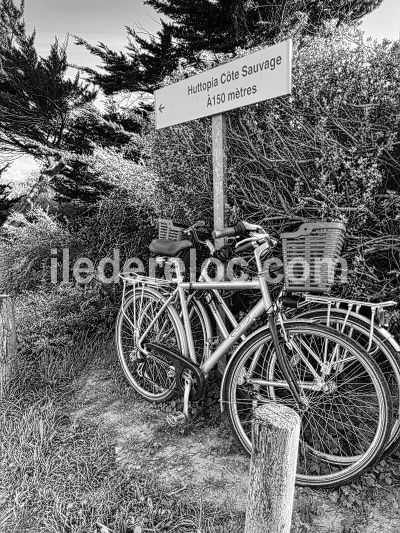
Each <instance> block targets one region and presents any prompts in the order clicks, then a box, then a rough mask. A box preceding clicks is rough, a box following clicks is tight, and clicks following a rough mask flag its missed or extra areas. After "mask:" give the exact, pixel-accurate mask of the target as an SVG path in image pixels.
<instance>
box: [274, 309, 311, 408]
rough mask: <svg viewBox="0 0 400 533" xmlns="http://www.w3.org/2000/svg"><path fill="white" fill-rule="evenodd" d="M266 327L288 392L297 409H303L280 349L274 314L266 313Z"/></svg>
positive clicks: (297, 386)
mask: <svg viewBox="0 0 400 533" xmlns="http://www.w3.org/2000/svg"><path fill="white" fill-rule="evenodd" d="M268 325H269V330H270V332H271V337H272V342H273V343H274V348H275V351H276V357H277V360H278V363H279V366H280V368H281V370H282V374H283V377H284V378H285V380H286V381H287V383H288V385H289V389H290V392H291V393H292V394H293V398H294V399H295V401H296V404H297V406H298V407H300V408H302V407H304V401H303V400H302V398H301V389H300V386H299V384H298V382H297V379H296V376H295V374H294V372H293V369H292V367H291V365H290V363H289V361H288V359H287V358H286V357H285V354H284V352H283V349H282V344H283V343H282V339H281V338H280V336H279V334H278V328H277V327H276V321H275V314H274V313H268Z"/></svg>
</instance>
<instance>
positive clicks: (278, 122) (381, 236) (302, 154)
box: [153, 28, 400, 298]
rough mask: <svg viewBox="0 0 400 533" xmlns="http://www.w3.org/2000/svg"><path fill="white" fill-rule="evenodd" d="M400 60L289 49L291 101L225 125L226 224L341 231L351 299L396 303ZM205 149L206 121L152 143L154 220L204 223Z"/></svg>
mask: <svg viewBox="0 0 400 533" xmlns="http://www.w3.org/2000/svg"><path fill="white" fill-rule="evenodd" d="M241 53H242V52H241V51H239V54H241ZM399 57H400V42H399V41H396V42H393V43H390V42H388V41H384V42H383V43H381V44H379V43H376V42H368V43H364V42H363V40H362V35H361V34H360V32H359V31H358V30H355V29H345V30H340V31H339V30H332V29H329V28H328V29H327V36H325V37H312V38H311V37H309V38H306V39H303V40H302V42H301V43H297V44H296V46H295V47H294V57H293V91H292V95H291V96H285V97H282V98H277V99H274V100H270V101H266V102H261V103H259V104H256V105H252V106H249V107H245V108H241V109H236V110H234V111H232V112H230V113H228V115H227V120H228V127H227V138H228V203H229V209H228V214H229V218H230V222H231V223H232V222H235V221H236V220H237V219H240V218H245V219H249V220H251V221H254V222H256V223H259V224H262V225H263V226H265V227H266V228H267V229H268V230H270V231H272V232H275V233H276V234H279V233H280V232H281V231H282V230H285V229H287V228H288V226H289V225H290V226H292V227H293V222H297V224H300V223H301V222H303V221H305V220H338V219H339V220H344V221H346V222H347V224H348V235H347V251H346V254H347V259H348V261H349V262H350V266H351V268H352V273H351V277H350V283H349V284H348V286H347V289H346V290H347V294H348V295H349V296H350V295H352V296H355V297H362V298H365V297H366V296H368V297H370V298H389V297H390V298H400V292H399V288H398V278H399V276H400V260H399V257H398V252H399V250H400V246H399V242H400V239H399V235H400V222H399V221H400V188H399V183H400V138H399V137H400V136H399V133H400V107H399V106H400V101H399V98H398V87H399V86H400V71H399V69H398V68H397V67H396V66H397V65H398V62H399ZM210 141H211V133H210V119H209V118H207V119H203V120H201V121H193V122H191V123H189V124H183V125H178V126H175V127H172V128H167V129H165V130H161V131H160V132H158V133H157V134H156V135H155V136H154V141H153V164H154V168H155V169H156V170H157V172H158V173H159V174H160V175H163V177H164V178H165V181H166V183H163V184H162V185H161V191H162V193H163V194H162V195H160V197H161V199H162V202H163V203H162V205H161V207H160V209H161V210H163V209H164V210H165V211H170V212H172V213H174V214H175V213H177V214H179V215H181V216H182V218H185V219H186V218H190V219H191V220H194V219H196V218H200V217H203V218H210V217H211V208H212V199H211V194H212V186H211V184H212V164H211V146H210ZM175 198H176V199H177V203H176V205H175V206H174V205H173V204H174V200H175ZM163 214H164V213H163ZM165 214H167V213H165Z"/></svg>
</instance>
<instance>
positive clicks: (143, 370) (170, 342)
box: [116, 287, 188, 402]
mask: <svg viewBox="0 0 400 533" xmlns="http://www.w3.org/2000/svg"><path fill="white" fill-rule="evenodd" d="M164 302H165V297H164V295H163V294H161V293H160V292H158V291H156V290H155V289H152V288H149V287H140V288H135V290H134V291H133V292H132V294H131V295H129V296H128V297H127V298H126V300H125V302H124V304H123V306H122V307H121V310H120V312H119V314H118V318H117V323H116V344H117V350H118V357H119V361H120V364H121V366H122V369H123V371H124V374H125V376H126V378H127V380H128V382H129V383H130V385H132V387H133V388H134V389H135V390H136V391H137V392H138V393H139V394H140V395H141V396H143V397H144V398H146V400H148V401H151V402H165V401H167V400H169V399H170V398H172V397H173V396H174V395H175V392H176V383H175V369H174V366H173V365H172V364H171V362H170V361H168V360H167V359H166V358H165V357H163V356H161V355H160V354H158V353H157V354H156V353H152V352H146V351H145V350H144V349H143V345H144V344H145V343H146V342H147V343H148V342H152V343H155V344H160V345H162V346H163V347H168V348H171V349H172V350H175V351H177V352H179V353H181V354H183V355H187V353H188V350H187V342H186V337H185V332H184V329H183V325H182V323H181V321H180V319H179V316H178V313H177V311H176V310H175V309H174V308H173V306H172V305H168V306H167V307H165V309H163V310H162V311H161V309H162V307H163V305H164ZM148 328H149V331H148V333H147V334H146V337H145V338H144V339H143V340H142V342H141V343H140V344H139V339H141V337H142V336H143V335H144V334H145V333H146V330H147V329H148Z"/></svg>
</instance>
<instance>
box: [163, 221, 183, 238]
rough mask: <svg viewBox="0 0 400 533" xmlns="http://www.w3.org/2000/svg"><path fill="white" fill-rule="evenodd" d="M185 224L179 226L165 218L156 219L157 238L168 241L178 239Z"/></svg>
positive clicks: (181, 235)
mask: <svg viewBox="0 0 400 533" xmlns="http://www.w3.org/2000/svg"><path fill="white" fill-rule="evenodd" d="M184 229H185V226H179V225H176V224H174V223H173V222H172V220H169V219H167V218H159V219H158V238H159V239H168V240H170V241H180V240H182V237H183V230H184Z"/></svg>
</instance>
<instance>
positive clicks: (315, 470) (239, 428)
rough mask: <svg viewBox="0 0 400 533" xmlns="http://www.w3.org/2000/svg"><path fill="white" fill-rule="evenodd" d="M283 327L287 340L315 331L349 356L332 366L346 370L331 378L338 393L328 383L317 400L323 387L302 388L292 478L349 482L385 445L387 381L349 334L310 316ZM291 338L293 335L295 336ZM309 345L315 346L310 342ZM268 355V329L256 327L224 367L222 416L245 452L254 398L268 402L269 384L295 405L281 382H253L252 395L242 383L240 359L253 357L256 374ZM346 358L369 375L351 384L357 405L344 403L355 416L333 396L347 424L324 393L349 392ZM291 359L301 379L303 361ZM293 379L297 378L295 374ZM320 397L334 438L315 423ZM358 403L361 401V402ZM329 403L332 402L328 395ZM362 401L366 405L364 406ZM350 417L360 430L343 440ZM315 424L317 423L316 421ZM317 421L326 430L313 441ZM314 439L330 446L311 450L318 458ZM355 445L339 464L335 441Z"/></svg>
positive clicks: (309, 482)
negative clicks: (303, 405) (305, 407)
mask: <svg viewBox="0 0 400 533" xmlns="http://www.w3.org/2000/svg"><path fill="white" fill-rule="evenodd" d="M285 329H286V332H287V334H288V336H289V338H290V339H291V340H293V338H294V337H295V336H296V335H297V337H296V339H300V335H303V341H304V342H305V340H304V338H307V336H308V337H309V338H311V339H316V338H317V337H318V338H320V339H322V340H323V341H324V342H326V341H327V342H328V343H329V342H331V343H333V344H332V347H333V349H334V351H333V353H335V350H338V353H340V350H343V353H344V354H347V353H349V354H351V357H347V356H345V359H343V361H339V362H338V363H337V369H340V366H342V369H346V371H347V372H348V374H347V376H348V377H347V382H346V380H345V381H343V383H342V384H340V383H339V384H336V387H337V388H336V390H339V388H340V387H342V390H341V391H340V394H336V395H335V394H334V391H335V389H333V387H331V388H332V391H333V392H332V391H331V392H329V393H326V395H325V396H324V399H323V400H322V399H321V398H322V395H324V394H325V393H323V394H322V395H320V396H317V394H316V393H313V394H314V397H313V396H312V395H311V393H308V394H306V398H307V400H308V401H309V410H310V413H309V414H308V417H307V415H306V413H307V411H303V412H299V414H300V416H301V418H302V425H301V432H300V443H299V460H298V467H297V469H298V471H297V476H296V482H297V484H298V485H303V486H311V487H321V488H329V487H335V486H339V485H342V484H344V483H349V482H350V481H352V480H353V479H355V478H356V477H358V476H359V475H361V474H362V473H363V472H365V471H366V470H367V469H368V468H369V467H370V466H371V465H372V464H374V462H375V461H376V460H378V459H379V457H380V456H381V454H382V452H383V450H384V448H385V444H386V441H387V438H388V435H389V433H390V429H391V426H390V420H391V400H390V396H389V392H388V386H387V384H386V382H385V379H384V377H383V374H382V372H381V371H380V369H379V367H378V365H377V364H376V362H375V361H374V360H373V359H372V358H371V357H370V356H369V355H368V354H366V353H365V352H363V351H362V350H361V348H360V347H359V346H358V345H357V344H356V343H354V342H353V341H352V340H351V339H348V338H346V337H345V336H344V335H342V334H340V333H338V332H337V331H336V330H334V329H332V328H327V327H325V326H321V325H319V324H315V323H312V322H310V323H307V322H287V323H286V324H285ZM297 342H299V341H298V340H297ZM310 342H311V341H310ZM306 344H307V343H306ZM263 346H266V347H267V348H269V353H267V354H265V355H263V356H262V357H261V350H260V352H259V353H258V355H257V358H258V359H257V361H254V360H252V356H253V355H254V354H255V353H257V350H259V349H260V348H261V349H262V348H263ZM327 346H328V348H329V346H330V345H329V344H328V345H327ZM313 349H315V347H314V348H313ZM310 352H311V349H310ZM303 355H304V354H303ZM273 357H274V349H273V344H272V340H271V335H270V333H269V330H268V328H262V329H261V330H258V331H257V332H255V333H254V334H253V335H252V336H251V337H250V338H249V339H247V340H246V341H245V342H244V343H243V344H242V345H241V346H240V347H239V348H238V350H237V352H236V354H235V355H234V357H233V359H232V362H231V364H230V365H229V368H228V370H227V376H226V380H225V386H224V391H223V398H224V402H225V403H226V406H227V411H228V418H229V421H230V424H231V427H232V430H233V433H234V435H235V437H236V439H237V440H238V442H239V443H240V445H241V446H242V447H243V449H244V450H245V451H246V452H247V453H250V452H251V440H250V435H251V426H250V421H251V415H252V411H253V408H254V407H256V406H257V402H258V403H260V399H261V403H268V402H269V401H272V400H271V388H272V389H273V390H274V395H275V398H276V400H275V401H278V402H280V403H285V404H289V405H290V406H291V407H295V406H294V400H293V397H292V396H291V394H290V392H289V391H288V393H287V395H286V397H285V396H284V395H283V394H282V393H280V395H279V394H277V392H276V389H278V388H279V389H280V388H282V385H281V386H280V387H278V386H277V385H272V387H271V386H270V385H268V386H266V387H264V389H262V388H261V387H259V389H258V392H257V394H256V395H255V394H254V388H253V390H252V391H249V387H248V384H249V383H250V378H249V377H248V375H247V374H246V372H247V371H248V368H247V367H246V363H247V364H248V365H250V363H251V362H252V363H253V375H254V372H255V371H256V370H257V371H260V373H261V376H262V372H263V370H264V368H266V369H267V370H268V372H270V369H271V361H272V359H273ZM275 357H276V356H275ZM304 357H305V356H304ZM259 361H261V363H260V366H258V365H259ZM300 361H301V357H300ZM346 361H348V364H347V366H344V363H345V362H346ZM351 362H354V367H355V368H357V367H360V369H361V370H362V373H361V377H362V378H363V379H365V376H369V377H370V381H371V385H369V388H366V386H365V385H364V384H363V381H361V382H359V383H358V385H357V389H358V390H360V394H359V396H360V399H359V402H360V403H359V405H357V403H356V402H355V401H353V402H352V403H349V405H350V407H351V406H352V404H353V403H354V415H355V416H357V419H356V420H355V419H351V418H350V416H349V412H350V411H349V408H348V407H347V406H345V404H344V403H343V401H339V400H337V405H338V406H340V404H342V405H343V407H344V408H345V409H347V410H344V416H345V417H348V419H349V420H350V422H351V424H348V423H346V422H347V419H346V418H345V419H344V420H343V419H342V415H341V414H340V411H339V410H338V413H339V416H340V418H339V419H336V418H335V415H336V411H335V410H334V409H333V407H330V406H329V398H328V397H329V394H332V397H335V399H336V398H339V397H340V396H343V394H344V391H345V388H344V387H345V386H346V384H347V388H346V394H347V396H345V398H348V397H349V396H348V395H349V393H348V392H347V389H348V388H349V385H350V384H351V383H350V382H351V381H352V379H353V377H352V375H354V376H355V374H354V371H353V370H352V368H351ZM291 364H292V368H293V370H294V371H297V372H298V373H299V372H300V371H301V372H302V373H303V374H302V375H303V380H304V381H303V383H307V380H305V373H304V367H305V366H306V365H304V366H303V368H302V367H301V365H300V364H299V362H298V361H297V362H296V361H292V360H291ZM266 365H267V366H266ZM268 365H269V366H268ZM249 368H251V367H249ZM275 368H277V367H275ZM337 372H338V373H337V376H340V375H341V374H342V375H343V377H345V374H344V371H343V370H339V371H337ZM275 376H276V377H278V375H277V374H273V379H272V383H276V384H278V383H282V384H284V383H285V382H283V381H282V380H280V381H279V382H278V380H277V379H276V377H275ZM298 377H299V376H298ZM354 379H355V378H354ZM299 381H300V382H301V380H299ZM331 383H332V385H333V381H331V382H328V384H331ZM355 383H356V382H355ZM310 384H311V382H310ZM350 389H351V391H352V394H353V396H354V391H355V390H356V388H355V386H354V384H353V386H352V387H351V388H350ZM282 390H288V389H287V385H286V388H283V389H282ZM363 390H365V391H366V392H362V391H363ZM260 391H261V392H260ZM263 394H264V396H263ZM367 394H369V395H370V396H371V398H372V394H373V395H374V398H375V396H376V403H377V405H376V407H373V409H372V404H371V406H368V405H367V403H366V400H367V399H368V396H367ZM363 396H365V399H362V397H363ZM255 398H256V399H255ZM314 400H315V401H314ZM374 401H375V399H374ZM324 402H325V403H327V404H328V405H327V406H328V407H329V408H330V409H331V410H330V415H329V416H330V419H331V420H334V421H335V422H338V423H337V424H336V425H335V427H334V428H333V431H334V432H336V433H334V435H335V438H336V441H335V439H333V437H332V435H331V434H329V432H328V430H329V429H330V428H329V427H328V425H327V424H328V422H326V426H325V428H324V427H323V426H322V425H321V424H322V423H323V420H324V418H322V417H321V416H320V414H319V411H322V408H321V405H324ZM364 403H365V406H364V405H363V404H364ZM331 404H332V406H333V401H332V400H331ZM310 406H311V407H310ZM367 407H369V409H368V410H367ZM311 408H312V409H313V411H314V414H313V413H311ZM239 409H240V414H239ZM295 409H296V410H297V411H299V409H298V408H297V407H295ZM361 409H365V412H364V413H363V416H362V417H361V416H358V410H361ZM373 415H375V418H373ZM366 420H368V424H366ZM310 421H311V422H313V424H314V426H313V424H311V423H310ZM340 421H341V424H340ZM355 422H357V424H358V426H359V429H360V431H359V432H358V434H356V435H355V439H351V440H349V441H348V443H347V444H346V439H348V438H349V435H348V434H347V433H346V434H344V431H349V430H353V431H355ZM372 422H374V425H373V424H372ZM375 422H376V428H375ZM318 424H319V425H320V426H318ZM340 425H341V427H340ZM353 426H354V427H353ZM319 427H321V428H322V429H323V431H325V433H326V435H325V433H323V436H324V439H325V440H323V439H320V441H319V442H318V441H317V442H315V439H314V437H313V436H312V432H313V431H316V430H315V429H314V428H317V429H319ZM310 433H311V436H310ZM365 433H366V434H367V435H368V437H370V441H368V442H367V445H365V444H364V441H365ZM361 434H362V435H363V437H361V438H362V441H359V438H360V437H359V435H361ZM309 441H311V444H312V446H310V444H309ZM325 441H326V442H325ZM354 442H355V444H354ZM327 443H328V444H327ZM317 444H318V445H319V446H320V447H321V448H323V446H328V445H329V446H330V447H331V448H332V449H331V450H329V453H330V454H328V453H327V452H326V451H323V450H322V452H323V453H322V454H321V455H320V456H319V457H318V456H317V459H318V460H320V462H321V464H319V463H317V462H316V456H315V447H316V445H317ZM357 445H359V447H360V449H358V450H357V455H356V457H357V459H356V460H352V461H351V462H350V463H349V462H347V461H344V462H343V463H342V464H341V463H340V462H338V460H337V459H338V458H339V457H340V456H339V455H338V453H339V452H340V447H342V446H345V447H346V446H347V447H348V448H349V450H350V447H351V446H352V447H353V448H355V447H356V446H357ZM334 446H336V447H337V446H339V450H338V451H335V448H334ZM310 450H311V451H310ZM306 452H307V454H309V461H310V463H309V465H308V466H307V460H308V459H307V456H306ZM321 457H322V459H321ZM328 457H331V461H329V460H328ZM352 457H353V456H352ZM345 459H346V457H345ZM307 468H309V470H308V471H305V472H303V470H304V469H307Z"/></svg>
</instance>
